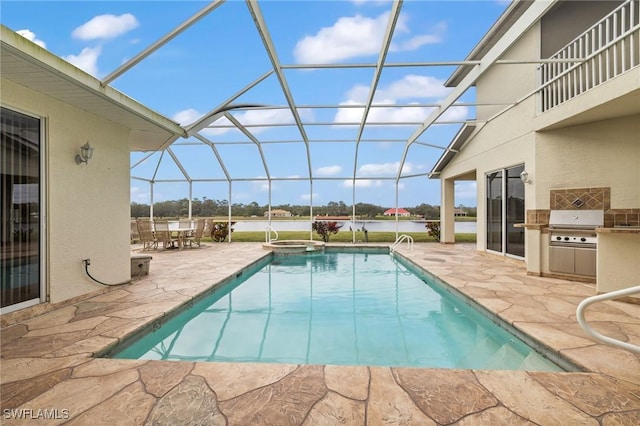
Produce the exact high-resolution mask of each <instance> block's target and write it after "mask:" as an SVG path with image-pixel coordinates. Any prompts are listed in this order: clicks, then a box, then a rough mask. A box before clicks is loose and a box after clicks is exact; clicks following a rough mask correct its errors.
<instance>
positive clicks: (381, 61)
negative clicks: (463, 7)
mask: <svg viewBox="0 0 640 426" xmlns="http://www.w3.org/2000/svg"><path fill="white" fill-rule="evenodd" d="M222 3H223V1H222V0H216V1H212V2H211V3H209V4H208V5H207V6H205V7H204V8H202V9H201V10H200V11H199V12H197V13H196V14H194V15H193V16H192V17H190V18H189V19H188V20H186V21H185V22H184V23H182V24H180V25H178V26H177V27H176V28H175V29H173V30H172V31H170V32H169V33H167V34H166V35H164V36H162V37H161V38H160V39H159V40H158V41H156V42H155V43H153V44H151V45H150V46H149V47H147V48H146V49H144V50H143V51H142V52H140V53H139V54H138V55H136V56H135V57H134V58H132V59H131V60H129V61H127V62H126V63H125V64H123V65H122V66H120V67H119V68H118V69H116V70H115V71H113V72H112V73H110V74H109V75H108V76H107V77H105V78H104V79H103V80H102V84H103V85H107V84H109V83H110V82H111V81H113V80H114V79H116V78H118V77H119V76H121V75H122V74H124V73H125V72H127V71H129V70H130V69H131V68H133V67H134V66H135V65H136V64H137V63H139V62H140V61H142V60H143V59H144V58H146V57H147V56H149V55H150V54H151V53H153V52H155V51H156V50H158V49H159V48H160V47H162V46H163V45H164V44H166V43H167V42H168V41H170V40H172V39H173V38H174V37H176V36H178V35H179V34H180V33H182V32H183V31H185V30H186V29H187V28H189V27H190V26H191V25H193V24H195V23H196V22H198V21H199V20H201V19H202V18H204V17H205V16H206V15H208V14H209V13H211V12H213V11H214V10H215V9H217V8H218V7H219V6H220V5H221V4H222ZM554 4H555V0H552V1H537V2H534V3H533V4H532V5H531V6H530V7H529V8H528V9H527V10H526V11H525V12H524V13H523V14H522V15H521V16H520V18H519V19H518V20H517V21H516V22H515V23H514V24H513V25H512V27H511V29H510V30H509V31H507V32H506V33H505V34H504V35H503V36H502V38H501V39H500V40H499V41H498V42H497V43H495V44H494V45H493V47H492V48H491V49H490V50H489V51H488V52H487V53H486V54H485V55H484V56H483V58H482V59H481V60H463V61H456V60H452V61H423V62H416V63H407V62H404V63H393V62H388V61H387V53H388V52H389V49H390V46H391V40H392V38H393V34H394V31H395V29H396V24H397V22H398V19H399V16H400V12H401V10H402V6H403V1H402V0H394V2H393V3H392V4H391V6H390V13H389V20H388V21H387V26H386V29H385V33H384V37H383V40H382V44H381V47H380V51H379V54H378V58H377V61H376V62H375V63H359V64H358V63H355V64H351V63H349V64H344V63H335V64H282V63H281V61H280V58H279V56H278V54H277V51H276V47H275V46H274V43H273V40H272V38H271V35H270V32H269V28H268V26H267V22H266V20H265V18H264V16H263V14H262V11H261V8H260V5H259V3H258V1H256V0H246V5H247V9H248V12H249V14H250V16H251V19H252V20H253V22H254V24H255V27H256V29H257V31H258V34H259V36H260V39H261V41H262V43H263V45H264V49H265V51H266V53H267V56H268V58H269V61H270V62H271V66H272V69H271V70H267V71H266V72H264V73H263V74H262V75H260V76H258V77H257V78H256V79H255V80H254V81H252V82H251V83H249V84H248V85H246V86H245V87H243V88H241V89H240V90H239V91H238V92H236V93H235V94H234V95H233V96H231V97H229V98H228V99H226V100H224V101H223V102H221V103H220V104H219V105H218V106H216V107H214V108H213V109H212V110H211V111H210V112H209V113H207V114H205V115H204V116H203V117H201V118H200V119H199V120H197V121H196V122H194V123H192V124H191V125H188V126H184V129H185V134H186V136H187V137H188V138H191V137H193V138H194V139H195V142H194V141H193V140H186V141H185V140H176V141H175V142H174V144H175V145H176V146H178V145H194V144H200V145H202V144H204V145H207V146H209V147H210V148H211V149H212V151H213V154H214V156H215V159H216V161H217V163H218V164H219V165H220V168H221V170H222V172H223V175H224V177H223V178H209V179H195V178H192V176H191V174H190V173H189V171H188V170H187V167H185V166H184V165H183V164H182V163H181V161H180V159H179V157H178V156H177V155H176V154H175V153H174V152H173V150H172V149H171V146H170V147H169V148H167V149H166V151H167V153H168V154H169V155H168V156H166V157H165V156H164V155H160V157H159V159H158V164H157V165H156V167H155V171H154V173H153V174H152V176H151V177H146V178H145V177H141V176H136V175H135V168H136V167H137V166H138V165H139V164H141V163H142V162H144V161H147V160H148V158H149V156H150V155H149V156H146V157H145V158H143V159H142V160H140V161H138V162H137V163H136V164H134V165H133V166H132V179H137V180H141V181H146V182H148V183H149V185H150V195H151V205H152V204H153V201H154V200H153V187H154V184H156V183H161V182H175V181H176V180H175V179H173V180H172V179H162V178H161V177H160V176H158V169H159V167H160V163H161V162H162V161H172V162H174V163H175V164H176V166H177V167H178V169H179V170H180V172H181V174H182V175H183V179H181V180H180V181H186V182H188V184H189V200H190V201H191V192H192V185H193V183H194V182H223V181H226V182H227V183H228V185H229V200H228V201H229V205H230V206H231V204H232V196H233V192H232V190H231V187H232V182H234V181H259V180H266V181H267V182H268V183H269V206H270V205H271V185H272V183H273V182H275V181H279V180H280V181H287V180H298V181H308V183H309V187H310V194H311V198H310V208H311V217H312V219H313V182H314V181H320V180H351V181H352V182H353V191H352V198H353V199H352V205H353V211H352V214H353V216H354V217H355V216H356V211H355V205H356V186H357V185H356V183H357V182H358V181H359V180H379V181H393V182H395V188H396V206H395V207H396V208H397V207H398V201H399V200H398V192H399V182H400V181H401V180H402V179H410V178H427V177H428V176H429V172H424V173H415V174H408V173H403V167H404V165H405V163H406V161H407V158H408V156H409V150H410V148H411V146H412V145H414V144H415V145H420V146H425V147H428V148H433V149H436V150H440V151H442V152H443V153H444V152H446V151H449V150H451V149H450V148H449V147H447V146H446V144H445V143H443V144H438V143H433V142H427V141H422V140H420V137H421V135H423V134H424V133H425V131H426V130H427V129H429V128H430V127H431V126H436V125H444V124H465V123H467V124H468V123H469V122H474V123H478V124H482V123H481V122H478V121H476V120H470V121H446V120H442V115H443V114H444V113H445V112H446V111H447V110H448V109H449V108H452V107H456V106H474V107H479V106H483V105H487V104H475V103H470V102H459V99H460V98H461V96H463V95H464V93H466V92H467V91H468V90H469V89H470V88H471V87H472V86H473V85H474V84H475V81H476V80H477V78H478V77H480V76H481V75H482V74H483V73H484V72H486V71H487V70H488V69H489V68H491V67H492V66H494V65H496V64H502V63H505V64H514V63H546V62H553V63H557V62H562V61H564V59H557V58H556V59H553V60H549V61H546V60H539V59H536V58H523V59H522V60H506V59H500V58H501V56H502V55H503V54H504V53H505V52H506V51H507V49H509V47H510V46H512V45H513V43H515V42H516V41H517V39H518V38H519V37H520V36H521V35H522V34H523V33H524V32H525V31H526V30H527V29H529V28H530V27H531V26H533V25H534V24H535V23H536V22H537V21H538V20H539V19H540V18H541V17H542V16H543V15H544V14H545V13H546V12H547V11H548V10H549V9H550V8H551V7H552V6H553V5H554ZM461 65H468V66H472V67H473V69H472V71H471V72H469V73H468V74H467V75H466V76H465V78H463V80H462V81H461V82H460V83H459V84H458V85H457V86H456V87H455V88H453V90H452V92H451V93H450V94H449V96H447V97H446V98H445V99H444V100H443V101H442V102H439V103H433V102H431V103H422V104H407V105H395V104H394V105H385V104H380V103H375V102H374V95H375V93H376V89H377V87H378V84H379V82H380V77H381V74H382V72H383V70H384V69H386V68H397V67H413V68H415V67H422V68H424V67H438V66H461ZM353 68H372V69H373V78H372V81H371V84H370V86H369V91H368V95H367V100H366V102H365V103H364V104H362V105H346V106H345V105H339V104H336V105H330V104H318V105H308V104H297V103H296V101H295V97H294V94H293V93H292V91H291V89H290V87H289V83H288V82H287V79H286V76H285V74H284V70H287V69H353ZM272 75H274V76H275V77H276V78H277V80H278V84H279V86H280V89H281V91H282V94H283V95H284V98H285V100H286V105H246V104H234V102H235V101H236V100H237V99H239V98H240V97H241V96H242V95H243V94H245V93H247V92H248V91H250V90H251V89H252V88H254V87H257V86H258V85H260V84H261V83H263V82H264V81H265V80H266V79H268V78H269V77H270V76H272ZM513 104H515V101H514V103H512V104H504V103H502V104H499V105H498V104H491V105H492V106H504V107H505V108H510V107H511V106H513ZM389 106H393V107H402V108H415V107H422V108H432V109H433V111H432V112H431V114H430V115H429V116H428V117H427V118H426V119H425V120H424V121H408V122H405V123H397V122H381V121H378V122H372V121H370V120H368V117H369V113H370V112H371V111H372V110H374V109H376V108H385V107H389ZM311 108H318V109H323V108H325V109H326V108H336V109H337V108H362V109H363V114H362V118H361V120H360V121H359V122H353V123H334V122H308V121H305V120H303V119H302V116H301V115H300V111H301V110H304V109H311ZM278 109H287V110H289V111H290V112H291V114H292V117H293V123H291V124H282V123H258V124H243V123H242V122H241V121H240V120H239V119H238V118H237V117H236V116H235V115H234V113H239V112H243V111H249V110H278ZM221 118H226V119H227V120H229V122H230V124H228V125H220V123H217V122H218V120H220V119H221ZM391 124H393V125H405V126H409V125H410V126H416V130H415V131H414V132H413V134H412V135H411V136H410V137H409V138H408V139H404V138H396V139H381V140H380V139H374V138H365V137H363V136H364V130H365V128H367V126H373V125H391ZM278 126H294V127H296V128H297V130H298V133H299V134H300V138H299V139H291V140H287V141H280V140H261V139H260V138H258V137H257V136H256V135H255V133H253V132H252V131H251V130H250V129H251V128H254V127H278ZM309 126H358V131H357V136H356V137H355V138H354V139H353V140H344V142H351V143H355V153H354V163H353V169H352V173H351V174H350V175H345V176H340V177H321V176H315V175H314V171H313V168H312V158H311V150H310V143H311V142H336V143H339V142H341V140H339V139H337V140H331V139H327V140H318V139H312V138H310V137H309V136H308V135H307V132H306V128H307V127H309ZM225 127H226V128H235V129H238V130H239V131H240V132H242V133H243V134H244V136H245V137H246V138H247V140H244V141H233V140H228V139H227V138H219V139H220V140H218V138H216V140H212V139H211V138H210V137H207V136H205V135H203V134H202V133H201V132H202V131H203V130H205V129H208V128H218V129H219V128H225ZM381 141H384V142H389V143H400V144H404V148H403V153H402V156H401V158H400V160H399V162H398V164H399V166H398V169H397V173H396V175H395V176H366V177H363V176H359V175H358V163H359V161H360V155H359V154H360V148H361V145H362V144H363V143H375V142H381ZM273 143H292V144H300V143H301V144H304V149H305V152H306V160H305V161H306V166H305V167H306V169H307V175H306V176H300V177H276V176H273V175H272V173H270V168H269V165H268V162H267V159H266V157H265V155H264V152H263V148H262V147H263V145H267V144H273ZM224 144H233V145H239V144H252V145H255V146H256V148H257V150H258V153H259V155H260V158H261V162H262V167H263V168H264V171H265V174H266V178H265V179H256V178H251V179H250V178H239V177H234V176H232V175H231V174H230V173H229V170H228V168H227V166H226V165H225V162H224V159H223V156H222V155H221V154H220V152H219V151H218V149H217V147H218V146H221V145H224ZM163 154H164V152H163ZM189 206H190V208H189V212H190V213H191V203H190V204H189ZM151 209H152V208H151ZM230 209H231V207H230ZM269 210H270V209H269ZM150 215H151V216H153V210H151V212H150ZM229 216H230V215H229ZM396 219H397V218H396ZM269 220H271V216H270V215H269ZM397 236H398V232H397V230H396V237H397ZM353 238H354V241H355V233H354V234H353Z"/></svg>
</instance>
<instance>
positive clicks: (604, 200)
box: [526, 188, 640, 228]
mask: <svg viewBox="0 0 640 426" xmlns="http://www.w3.org/2000/svg"><path fill="white" fill-rule="evenodd" d="M549 205H550V206H551V209H550V210H604V226H605V227H607V228H611V227H613V226H640V208H638V209H612V208H611V189H610V188H570V189H552V190H551V191H550V203H549ZM550 210H547V209H535V210H527V222H526V223H528V224H537V225H547V224H549V212H550Z"/></svg>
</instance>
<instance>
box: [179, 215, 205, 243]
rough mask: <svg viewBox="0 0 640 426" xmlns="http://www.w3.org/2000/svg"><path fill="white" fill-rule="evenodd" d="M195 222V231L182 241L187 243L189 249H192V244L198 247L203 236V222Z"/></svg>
mask: <svg viewBox="0 0 640 426" xmlns="http://www.w3.org/2000/svg"><path fill="white" fill-rule="evenodd" d="M195 222H196V229H195V230H194V231H193V233H192V234H191V235H188V236H187V237H185V239H184V242H185V243H187V242H188V243H189V247H192V245H193V243H194V242H195V243H196V244H197V245H198V247H200V242H201V240H202V236H203V235H204V228H205V220H204V219H198V220H196V221H195Z"/></svg>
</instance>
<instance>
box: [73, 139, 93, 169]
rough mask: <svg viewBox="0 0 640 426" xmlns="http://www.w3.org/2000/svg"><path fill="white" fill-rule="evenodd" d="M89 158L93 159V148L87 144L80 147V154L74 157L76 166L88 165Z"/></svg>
mask: <svg viewBox="0 0 640 426" xmlns="http://www.w3.org/2000/svg"><path fill="white" fill-rule="evenodd" d="M91 157H93V147H92V146H91V145H89V142H87V143H85V144H84V145H82V146H81V147H80V154H77V155H76V164H82V163H84V164H88V163H89V159H91Z"/></svg>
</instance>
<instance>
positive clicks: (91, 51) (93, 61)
mask: <svg viewBox="0 0 640 426" xmlns="http://www.w3.org/2000/svg"><path fill="white" fill-rule="evenodd" d="M100 53H102V48H101V47H100V46H97V47H93V48H92V47H85V48H84V49H82V51H81V52H80V53H79V54H78V55H67V56H65V58H64V59H66V60H67V61H68V62H70V63H72V64H73V65H75V66H76V67H78V68H80V69H81V70H83V71H85V72H87V73H89V74H91V75H93V76H97V75H98V56H100Z"/></svg>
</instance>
